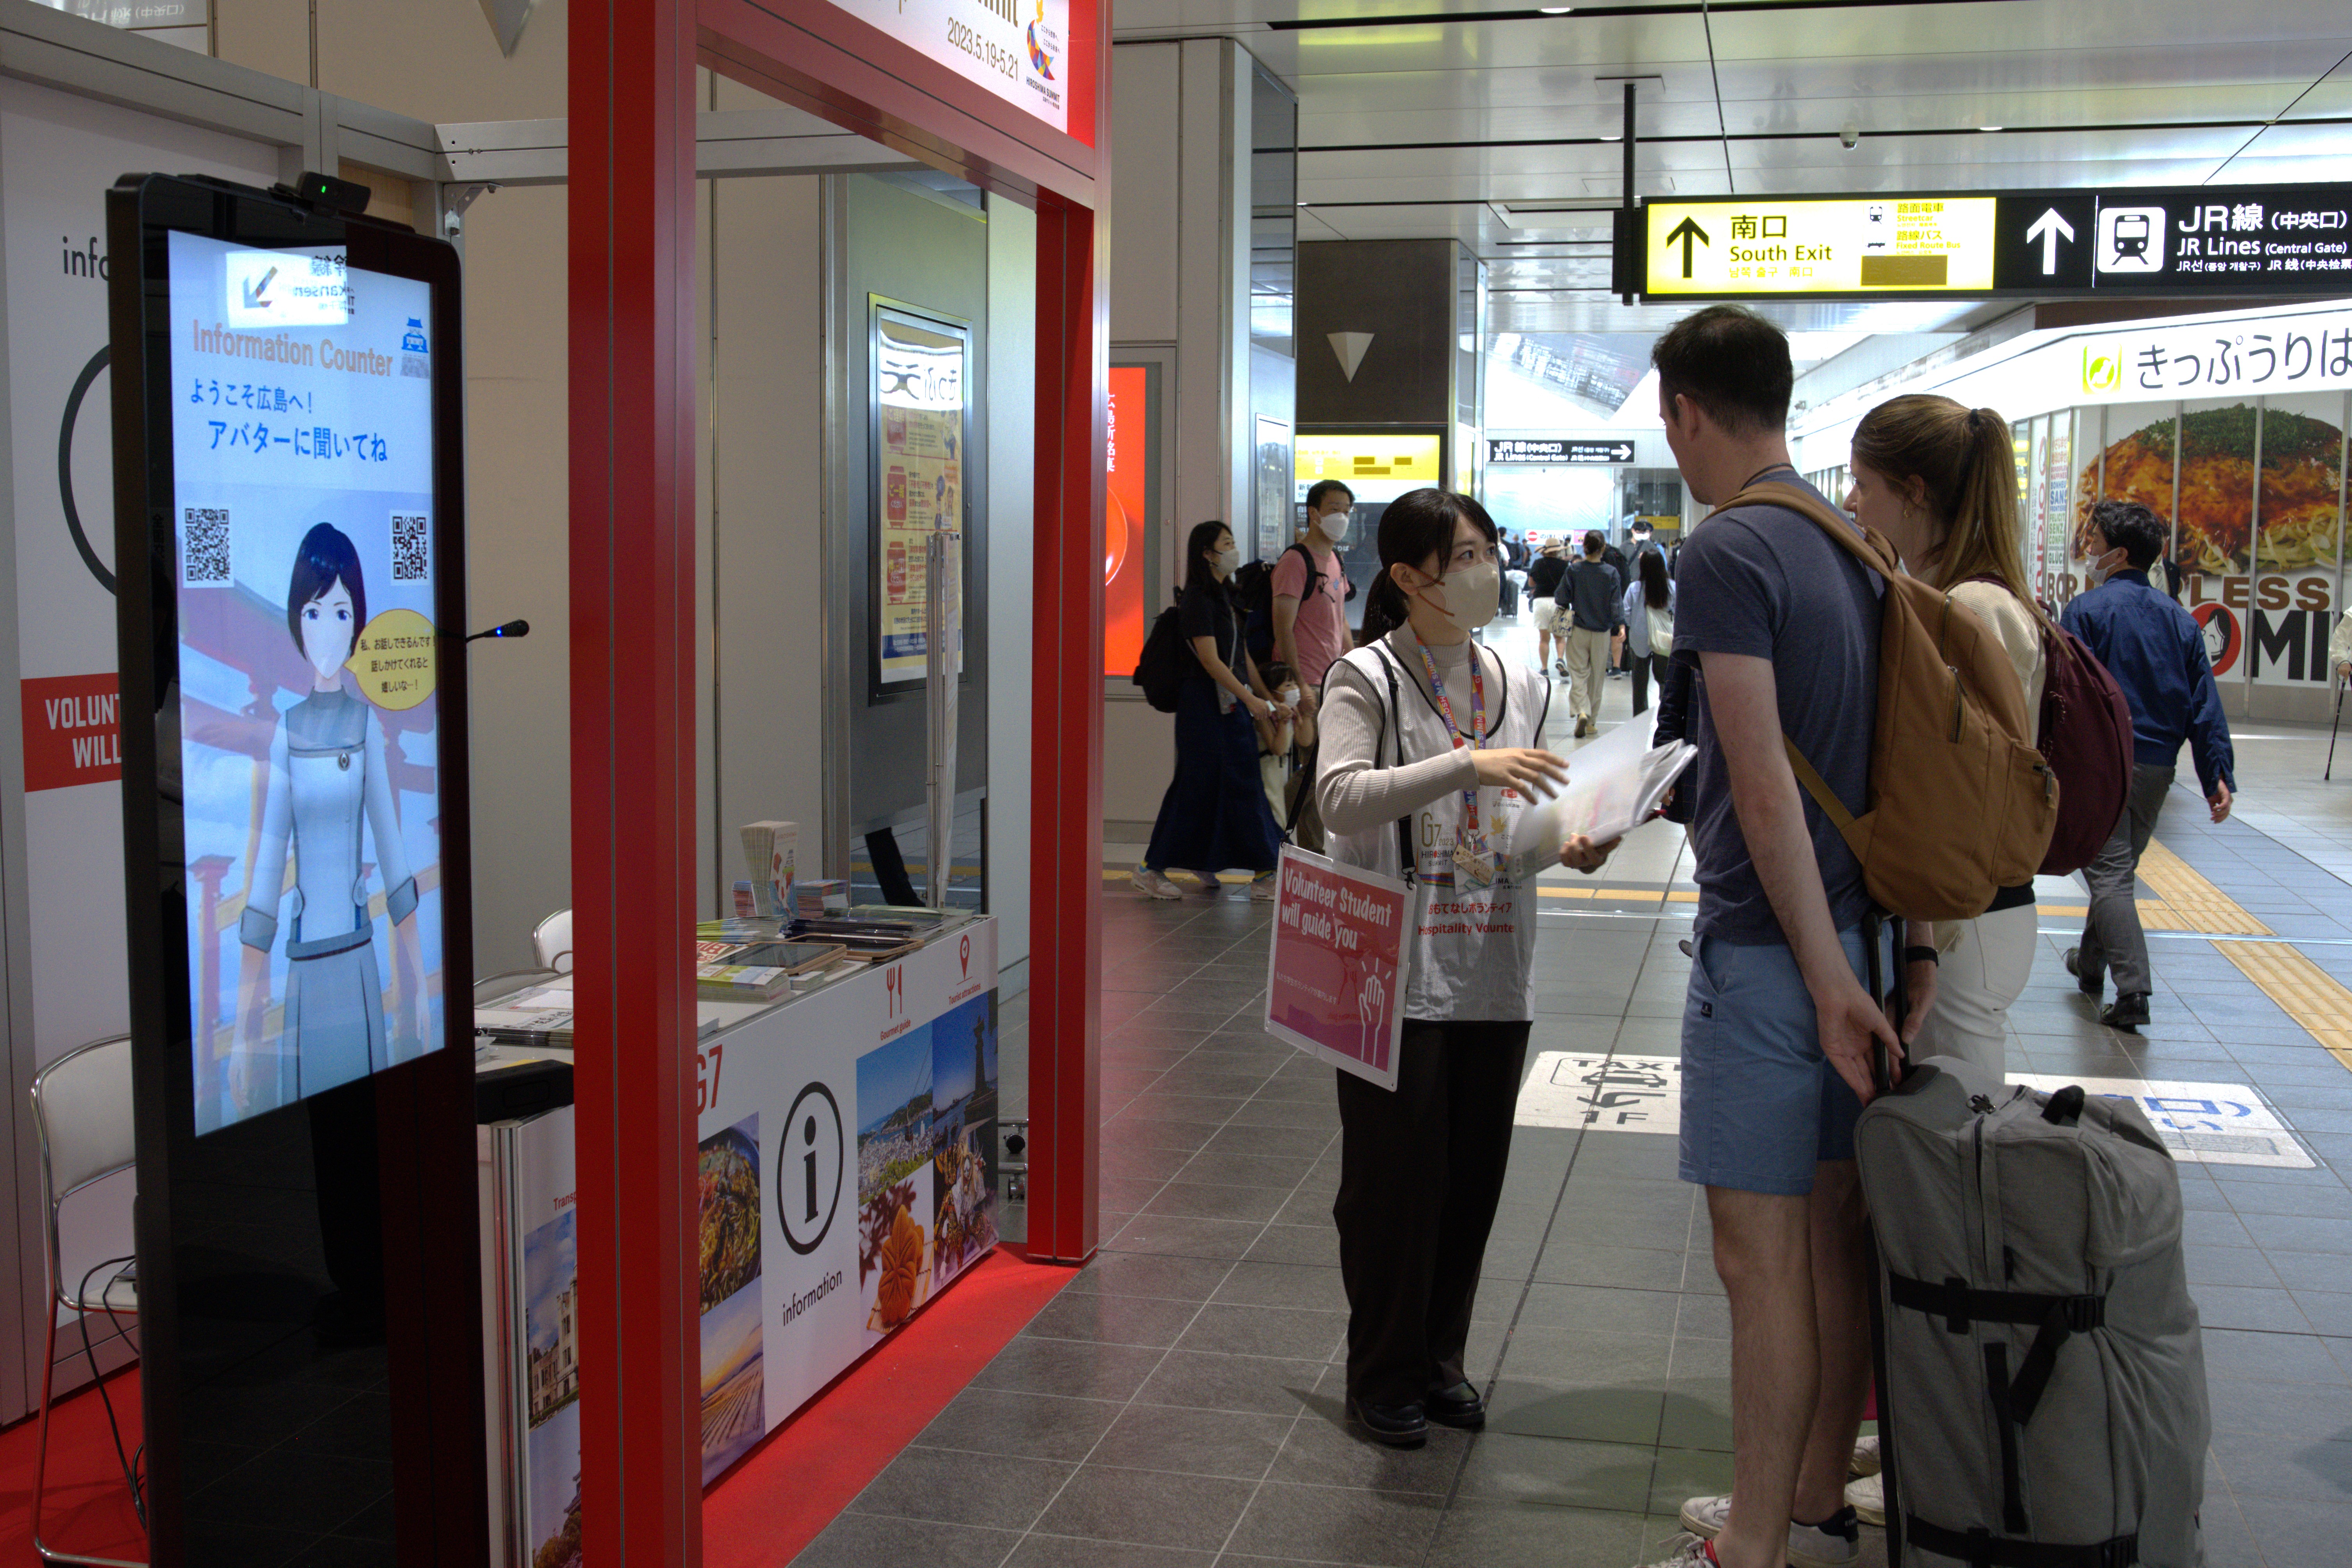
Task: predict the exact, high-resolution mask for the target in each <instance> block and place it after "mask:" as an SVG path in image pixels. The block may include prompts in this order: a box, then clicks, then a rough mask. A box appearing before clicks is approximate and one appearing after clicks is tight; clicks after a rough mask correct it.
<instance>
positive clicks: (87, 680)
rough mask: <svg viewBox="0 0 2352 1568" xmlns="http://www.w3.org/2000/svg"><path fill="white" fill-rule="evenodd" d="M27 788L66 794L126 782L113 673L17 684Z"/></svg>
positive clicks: (119, 716) (56, 676)
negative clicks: (74, 788) (86, 786)
mask: <svg viewBox="0 0 2352 1568" xmlns="http://www.w3.org/2000/svg"><path fill="white" fill-rule="evenodd" d="M17 689H18V693H19V697H20V699H21V701H22V703H23V719H24V736H25V788H26V792H27V793H29V792H31V791H34V790H44V789H66V788H69V787H71V786H72V785H74V784H104V783H105V782H107V781H108V780H109V779H119V778H121V776H122V726H121V699H120V697H119V696H118V694H117V682H116V677H115V674H114V672H113V671H112V670H108V671H106V672H105V673H104V674H101V675H53V676H47V677H44V678H42V679H35V680H26V681H20V682H18V688H17Z"/></svg>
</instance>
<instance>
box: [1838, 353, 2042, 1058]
mask: <svg viewBox="0 0 2352 1568" xmlns="http://www.w3.org/2000/svg"><path fill="white" fill-rule="evenodd" d="M2016 465H2017V458H2016V454H2015V452H2014V450H2013V448H2012V447H2011V445H2010V436H2009V424H2008V422H2007V421H2006V420H2004V419H2002V418H2001V416H2000V415H1998V414H1996V413H1994V412H1993V411H1992V410H1991V409H1990V408H1963V407H1961V406H1960V405H1958V404H1957V403H1955V402H1953V401H1952V400H1951V399H1950V398H1948V397H1933V396H1924V395H1915V396H1909V397H1897V398H1894V399H1892V400H1890V401H1888V402H1885V403H1882V404H1880V405H1878V406H1877V407H1875V408H1874V409H1872V410H1871V411H1870V412H1869V413H1867V414H1865V415H1864V416H1863V417H1862V423H1861V424H1860V425H1858V426H1855V427H1854V432H1853V486H1852V488H1851V489H1848V490H1847V492H1846V510H1848V511H1851V512H1852V513H1853V515H1854V518H1855V520H1856V521H1860V522H1861V523H1862V524H1863V525H1864V526H1865V527H1868V528H1874V529H1876V530H1877V531H1879V532H1881V533H1883V534H1885V536H1886V538H1887V541H1888V542H1890V543H1892V544H1893V545H1894V546H1895V550H1896V551H1897V552H1900V553H1901V555H1902V557H1903V564H1904V567H1905V569H1906V571H1908V572H1909V573H1910V574H1911V575H1913V576H1914V577H1916V578H1919V579H1920V580H1922V581H1923V582H1927V583H1934V584H1943V585H1947V586H1948V588H1949V590H1950V593H1951V595H1952V598H1953V600H1954V601H1955V602H1956V603H1958V604H1962V605H1967V606H1968V607H1969V609H1970V610H1973V611H1974V612H1976V616H1977V618H1978V619H1979V620H1980V621H1982V622H1983V623H1984V624H1985V626H1987V627H1988V628H1989V629H1990V631H1991V632H1992V634H1993V635H1994V636H1995V637H1999V638H2000V645H2001V647H2002V648H2004V649H2005V650H2006V651H2007V652H2008V654H2009V658H2010V662H2011V664H2013V665H2014V666H2016V668H2017V679H2018V681H2019V682H2020V684H2021V685H2022V686H2023V687H2024V688H2025V710H2026V712H2028V713H2029V714H2032V715H2033V717H2034V719H2035V721H2036V722H2037V723H2038V722H2039V721H2040V718H2041V714H2042V679H2043V677H2044V675H2045V673H2046V671H2045V669H2044V668H2043V664H2042V630H2043V627H2044V626H2045V625H2046V624H2047V623H2046V622H2045V621H2044V620H2043V619H2042V611H2041V609H2040V608H2039V607H2038V606H2037V605H2035V604H2034V602H2033V593H2032V589H2031V588H2030V587H2029V586H2028V585H2027V584H2026V581H2025V568H2024V566H2023V564H2022V563H2023V561H2024V559H2025V552H2024V551H2023V549H2022V548H2021V542H2020V539H2019V532H2018V521H2017V489H2016V484H2017V479H2016ZM2040 738H2041V737H2040V736H2039V735H2038V734H2037V735H2036V736H2035V739H2036V740H2037V741H2038V740H2039V739H2040ZM2036 923H2037V916H2036V914H2035V911H2034V907H2033V884H2032V883H2031V882H2025V883H2021V884H2020V885H2019V886H2017V887H2014V888H2003V889H2000V891H1999V892H1997V893H1995V894H1994V895H1993V900H1992V903H1991V905H1990V908H1988V909H1987V910H1985V912H1984V913H1983V914H1981V915H1979V916H1978V917H1977V918H1976V919H1974V920H1972V921H1941V922H1938V923H1937V926H1936V945H1935V946H1934V947H1933V948H1931V949H1925V950H1923V949H1920V948H1916V947H1915V948H1909V949H1906V957H1907V958H1908V959H1909V960H1910V961H1911V963H1912V965H1913V966H1914V984H1913V986H1912V994H1913V995H1914V996H1917V995H1920V994H1923V993H1929V992H1932V1000H1931V1001H1930V1002H1929V1004H1928V1007H1927V1016H1926V1017H1925V1018H1924V1019H1923V1020H1921V1021H1920V1022H1919V1026H1918V1032H1917V1034H1916V1036H1914V1035H1913V1034H1912V1033H1911V1032H1910V1030H1909V1029H1907V1028H1906V1030H1905V1040H1906V1047H1905V1048H1906V1052H1907V1053H1908V1055H1909V1056H1910V1058H1911V1059H1913V1060H1914V1061H1916V1060H1918V1059H1920V1058H1924V1057H1933V1056H1947V1057H1960V1058H1966V1059H1967V1060H1969V1061H1972V1062H1975V1063H1977V1064H1978V1065H1979V1066H1980V1067H1983V1068H1988V1069H1990V1071H1991V1072H1992V1073H1993V1074H1994V1075H1995V1076H1996V1077H1999V1076H2001V1075H2002V1074H2004V1073H2005V1071H2006V1069H2007V1066H2008V1047H2007V1040H2008V1026H2009V1009H2010V1006H2011V1004H2012V1003H2014V1002H2015V1001H2016V1000H2017V998H2018V994H2019V993H2021V992H2022V991H2023V990H2024V989H2025V980H2026V976H2027V975H2028V974H2030V973H2032V969H2033V945H2034V940H2035V938H2034V927H2035V925H2036ZM1924 963H1937V964H1938V967H1937V968H1936V969H1934V970H1927V971H1924V972H1923V971H1921V970H1920V969H1919V968H1918V967H1917V966H1918V965H1921V964H1924ZM1930 980H1932V984H1923V983H1925V982H1929V981H1930Z"/></svg>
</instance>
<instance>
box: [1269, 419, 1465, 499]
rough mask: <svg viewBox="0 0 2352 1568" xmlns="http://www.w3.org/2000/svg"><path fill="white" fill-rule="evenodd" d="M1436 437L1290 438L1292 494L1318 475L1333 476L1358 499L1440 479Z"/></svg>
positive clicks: (1303, 495) (1389, 495) (1300, 495)
mask: <svg viewBox="0 0 2352 1568" xmlns="http://www.w3.org/2000/svg"><path fill="white" fill-rule="evenodd" d="M1438 446H1439V441H1438V437H1435V436H1419V435H1393V436H1391V435H1380V434H1375V433H1371V432H1366V433H1364V434H1362V435H1337V436H1328V435H1318V434H1314V433H1312V432H1308V431H1303V430H1302V431H1300V432H1299V433H1298V435H1297V436H1296V437H1293V438H1292V446H1291V451H1292V453H1293V455H1294V458H1295V460H1296V462H1297V480H1298V489H1297V499H1298V500H1306V499H1307V490H1308V489H1310V488H1311V487H1312V486H1313V485H1314V484H1315V483H1316V481H1317V480H1318V479H1338V480H1339V481H1340V482H1341V483H1342V484H1345V485H1346V486H1347V487H1348V492H1349V494H1350V495H1352V496H1354V497H1355V498H1356V499H1357V500H1360V501H1391V500H1396V499H1397V497H1399V496H1401V495H1403V494H1404V493H1405V492H1406V491H1408V490H1417V489H1423V488H1425V487H1429V486H1434V485H1438V484H1442V483H1444V476H1443V475H1442V474H1441V473H1440V471H1439V468H1438Z"/></svg>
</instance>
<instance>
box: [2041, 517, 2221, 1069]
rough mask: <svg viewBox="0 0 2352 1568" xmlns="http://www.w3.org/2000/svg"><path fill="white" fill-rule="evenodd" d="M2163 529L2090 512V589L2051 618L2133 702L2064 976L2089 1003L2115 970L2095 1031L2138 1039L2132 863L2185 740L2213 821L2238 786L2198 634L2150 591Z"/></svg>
mask: <svg viewBox="0 0 2352 1568" xmlns="http://www.w3.org/2000/svg"><path fill="white" fill-rule="evenodd" d="M2165 532H2166V530H2165V526H2164V523H2163V521H2162V520H2160V519H2159V518H2158V516H2157V515H2156V513H2154V512H2152V511H2150V510H2148V509H2147V507H2145V506H2142V505H2141V504H2140V503H2139V502H2137V501H2120V500H2103V501H2101V502H2099V504H2098V505H2096V506H2095V507H2093V508H2092V509H2091V522H2090V527H2089V528H2088V529H2087V530H2086V531H2085V535H2084V555H2085V557H2086V558H2087V559H2088V561H2089V563H2090V578H2091V582H2092V584H2093V586H2092V588H2091V590H2090V592H2088V593H2086V594H2083V595H2078V596H2077V597H2076V598H2075V599H2074V602H2073V603H2071V604H2069V605H2067V606H2066V611H2065V614H2064V615H2063V616H2060V617H2059V624H2060V625H2061V626H2064V627H2065V628H2066V629H2067V630H2068V631H2070V632H2073V633H2074V635H2075V636H2076V637H2081V638H2082V639H2083V640H2084V642H2086V643H2088V644H2089V645H2090V647H2091V651H2092V652H2093V653H2095V654H2097V655H2098V656H2099V662H2100V663H2101V664H2104V665H2105V666H2106V667H2107V672H2108V673H2109V674H2110V675H2113V676H2114V677H2115V678H2116V685H2117V686H2120V687H2122V688H2123V691H2124V700H2125V701H2126V702H2128V703H2130V704H2131V712H2132V780H2131V793H2130V795H2128V796H2127V797H2126V800H2125V802H2124V814H2123V816H2120V817H2117V818H2116V830H2115V832H2114V833H2113V834H2112V835H2110V836H2109V837H2108V839H2107V842H2106V846H2105V847H2104V848H2102V849H2101V850H2100V851H2099V858H2097V859H2095V860H2094V861H2092V862H2091V863H2090V865H2089V866H2087V867H2085V868H2084V871H2083V879H2084V881H2086V882H2088V883H2089V884H2090V885H2091V912H2090V915H2089V917H2088V918H2087V919H2085V920H2084V922H2083V945H2082V946H2080V947H2078V948H2069V949H2067V951H2066V968H2067V971H2068V973H2072V974H2073V975H2074V984H2075V985H2076V986H2077V987H2078V988H2079V989H2080V990H2081V991H2082V993H2083V994H2084V995H2085V996H2088V997H2089V998H2090V999H2091V1000H2092V1001H2093V1002H2094V1003H2095V1002H2097V1001H2098V1000H2099V998H2100V996H2101V995H2102V994H2104V993H2105V980H2106V976H2107V975H2108V974H2109V973H2113V974H2114V975H2115V978H2116V999H2115V1000H2114V1001H2113V1002H2110V1003H2108V1004H2107V1005H2106V1007H2105V1010H2103V1011H2102V1012H2101V1013H2100V1014H2099V1022H2101V1023H2103V1024H2105V1025H2106V1026H2108V1027H2109V1028H2114V1029H2125V1030H2128V1031H2130V1032H2132V1033H2134V1034H2137V1032H2138V1031H2139V1027H2140V1026H2141V1025H2143V1024H2145V1023H2147V1021H2148V1020H2147V997H2148V992H2149V990H2150V989H2151V985H2150V980H2149V974H2148V967H2147V935H2146V933H2145V932H2143V931H2141V930H2140V925H2139V906H2138V904H2137V902H2135V901H2134V898H2135V894H2136V892H2137V888H2138V885H2139V858H2140V857H2141V856H2142V855H2143V854H2145V853H2147V841H2148V838H2149V836H2150V835H2152V834H2154V833H2155V831H2156V814H2157V813H2158V811H2159V810H2161V809H2162V808H2163V805H2164V797H2165V795H2167V794H2168V793H2169V792H2170V791H2171V789H2172V773H2173V768H2174V766H2175V765H2176V764H2177V763H2179V760H2180V744H2181V742H2183V741H2188V742H2192V744H2191V746H2190V749H2189V758H2190V761H2191V762H2192V763H2194V764H2195V766H2196V769H2197V784H2198V787H2199V788H2200V789H2201V790H2203V791H2204V794H2205V804H2206V805H2207V807H2208V808H2210V810H2211V812H2212V813H2213V820H2214V821H2216V822H2220V821H2222V820H2224V819H2225V818H2227V817H2228V816H2229V815H2230V802H2231V797H2232V794H2233V792H2234V791H2235V789H2236V787H2237V779H2236V774H2237V762H2236V757H2235V754H2234V753H2233V752H2232V751H2231V745H2230V721H2229V720H2227V719H2225V718H2223V717H2222V716H2221V690H2220V689H2219V688H2217V687H2216V686H2215V685H2214V684H2213V666H2212V664H2211V662H2210V660H2208V659H2207V658H2206V656H2205V635H2204V632H2203V631H2202V630H2201V629H2200V627H2199V626H2198V625H2197V619H2196V617H2195V616H2191V615H2190V614H2189V612H2188V611H2187V610H2184V609H2182V608H2181V607H2180V602H2179V600H2177V599H2175V598H2173V597H2172V596H2171V595H2168V594H2166V593H2165V592H2164V591H2163V590H2161V589H2159V588H2157V587H2154V586H2152V585H2151V584H2149V582H2148V576H2147V569H2148V568H2149V567H2150V566H2152V565H2154V564H2155V563H2156V562H2157V560H2158V557H2159V556H2161V555H2162V554H2163V552H2164V536H2165Z"/></svg>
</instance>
